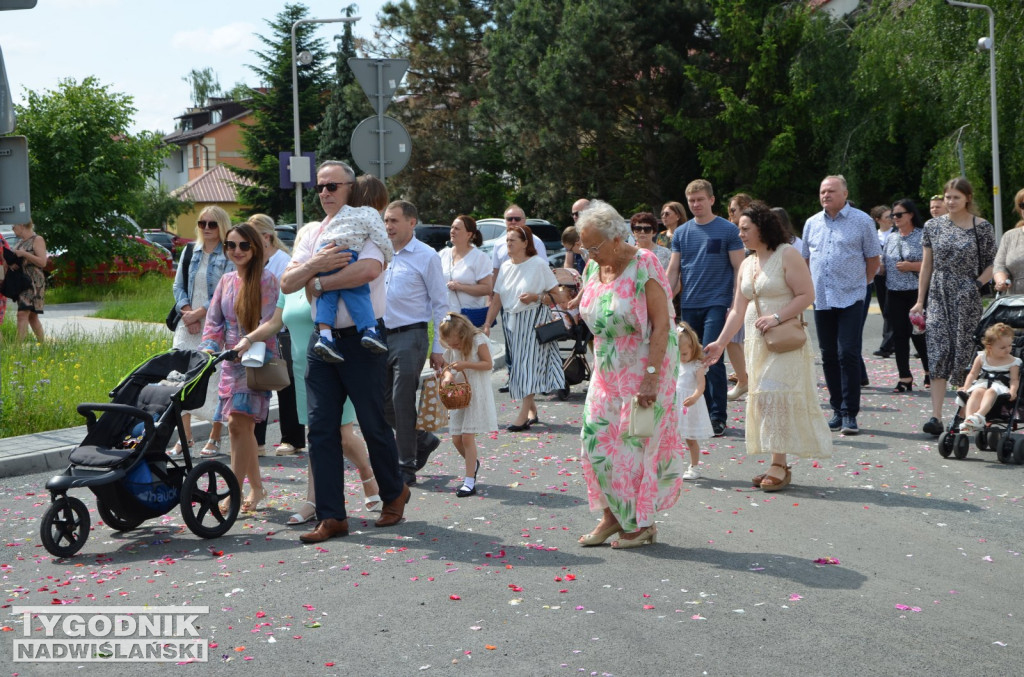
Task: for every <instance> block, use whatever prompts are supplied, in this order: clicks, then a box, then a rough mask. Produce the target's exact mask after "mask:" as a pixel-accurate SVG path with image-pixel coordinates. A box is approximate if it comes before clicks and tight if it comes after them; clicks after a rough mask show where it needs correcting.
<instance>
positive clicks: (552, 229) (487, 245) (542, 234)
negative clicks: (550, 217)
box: [477, 219, 565, 254]
mask: <svg viewBox="0 0 1024 677" xmlns="http://www.w3.org/2000/svg"><path fill="white" fill-rule="evenodd" d="M481 221H483V222H486V223H487V224H488V226H489V227H491V226H493V224H494V223H495V222H497V221H501V226H502V228H501V232H500V233H499V234H498V235H495V236H494V237H493V238H492V239H490V240H484V243H483V245H482V246H481V247H480V250H481V251H483V252H484V253H485V254H490V253H491V252H492V251H494V248H495V247H496V246H497V245H498V244H500V243H502V242H504V241H505V221H504V220H503V219H481ZM481 221H477V228H479V227H480V223H481ZM526 225H527V226H529V227H530V230H532V231H533V234H534V235H536V236H537V237H539V238H540V239H541V242H543V243H544V248H545V249H547V253H548V254H555V253H557V252H560V251H565V247H563V246H562V231H560V230H559V229H558V226H555V225H552V224H551V223H549V222H548V221H545V220H544V219H526ZM538 253H539V252H538Z"/></svg>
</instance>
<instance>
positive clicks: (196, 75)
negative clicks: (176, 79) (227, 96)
mask: <svg viewBox="0 0 1024 677" xmlns="http://www.w3.org/2000/svg"><path fill="white" fill-rule="evenodd" d="M182 80H184V81H185V82H187V83H188V85H189V87H191V88H192V105H193V106H197V107H198V106H205V105H206V102H207V101H208V100H209V99H210V97H214V96H221V89H220V82H219V81H218V78H217V74H216V73H214V72H213V69H212V68H203V69H202V70H200V69H198V68H193V69H192V70H190V71H189V73H188V75H186V76H185V77H183V78H182Z"/></svg>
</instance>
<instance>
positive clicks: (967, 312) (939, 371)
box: [910, 177, 996, 435]
mask: <svg viewBox="0 0 1024 677" xmlns="http://www.w3.org/2000/svg"><path fill="white" fill-rule="evenodd" d="M943 199H944V201H945V204H946V209H947V213H946V214H943V215H942V216H939V217H937V218H934V219H931V220H930V221H928V222H927V223H925V224H924V235H923V236H922V238H921V246H922V247H923V248H924V258H923V259H922V260H921V272H920V275H919V277H918V281H917V284H918V287H917V304H915V305H914V307H913V308H911V309H910V314H911V315H913V314H914V313H920V312H922V311H923V310H924V309H925V306H926V305H927V308H928V319H927V321H926V324H925V341H926V342H927V343H928V371H929V374H930V375H931V383H932V417H931V418H930V419H928V421H927V422H926V423H925V424H924V427H923V428H922V429H923V430H924V432H926V433H928V434H930V435H940V434H942V431H943V430H945V426H944V425H943V424H942V403H943V400H944V399H945V396H946V382H947V381H948V382H949V383H951V384H952V385H953V386H961V385H963V382H964V378H965V377H966V376H967V370H968V369H970V367H971V362H972V361H973V360H974V357H975V356H976V355H977V352H976V351H975V348H974V329H975V327H977V326H978V321H979V320H980V319H981V310H982V308H981V294H980V293H979V291H978V290H979V288H980V287H981V286H982V284H983V283H986V282H988V281H989V280H991V279H992V263H993V261H994V260H995V256H996V241H995V233H994V230H993V228H992V224H991V223H989V222H988V221H986V220H985V219H982V218H979V217H977V216H975V214H974V189H973V188H972V187H971V184H970V182H969V181H968V180H967V179H965V178H963V177H960V178H956V179H952V180H951V181H949V182H947V183H946V186H945V190H944V196H943Z"/></svg>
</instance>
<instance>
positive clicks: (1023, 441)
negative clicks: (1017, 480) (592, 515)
mask: <svg viewBox="0 0 1024 677" xmlns="http://www.w3.org/2000/svg"><path fill="white" fill-rule="evenodd" d="M1013 462H1014V463H1016V464H1017V465H1022V464H1024V437H1018V438H1017V441H1016V442H1014V443H1013Z"/></svg>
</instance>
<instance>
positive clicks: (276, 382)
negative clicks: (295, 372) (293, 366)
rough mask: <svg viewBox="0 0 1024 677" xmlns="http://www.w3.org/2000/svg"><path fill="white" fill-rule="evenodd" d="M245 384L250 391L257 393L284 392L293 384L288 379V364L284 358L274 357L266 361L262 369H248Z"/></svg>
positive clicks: (246, 369)
mask: <svg viewBox="0 0 1024 677" xmlns="http://www.w3.org/2000/svg"><path fill="white" fill-rule="evenodd" d="M245 384H246V385H247V386H248V387H249V390H253V391H257V392H262V391H269V390H284V389H285V388H287V387H288V386H290V385H291V384H292V381H291V379H290V378H288V363H287V362H285V361H284V358H283V357H272V358H269V359H267V360H265V361H264V362H263V366H262V367H246V368H245Z"/></svg>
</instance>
